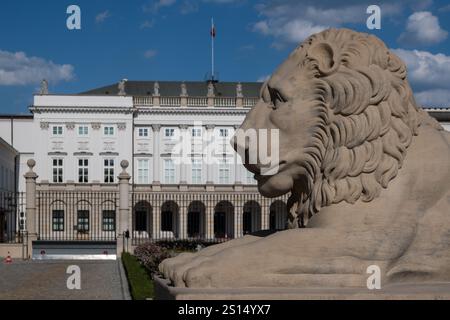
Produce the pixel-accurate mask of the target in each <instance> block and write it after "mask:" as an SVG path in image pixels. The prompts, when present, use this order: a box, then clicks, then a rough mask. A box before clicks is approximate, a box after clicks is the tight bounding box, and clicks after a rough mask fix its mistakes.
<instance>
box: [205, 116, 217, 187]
mask: <svg viewBox="0 0 450 320" xmlns="http://www.w3.org/2000/svg"><path fill="white" fill-rule="evenodd" d="M214 128H215V126H214V125H212V124H208V125H206V143H207V147H206V152H207V155H206V161H207V167H206V184H207V185H209V188H210V190H209V191H214V164H215V161H214V160H215V159H214V154H213V153H214V143H215V141H214V140H215V139H214ZM207 188H208V187H207Z"/></svg>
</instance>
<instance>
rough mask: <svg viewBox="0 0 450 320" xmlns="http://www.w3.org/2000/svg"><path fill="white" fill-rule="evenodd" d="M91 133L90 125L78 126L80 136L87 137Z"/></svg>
mask: <svg viewBox="0 0 450 320" xmlns="http://www.w3.org/2000/svg"><path fill="white" fill-rule="evenodd" d="M88 135H89V127H88V126H84V125H83V126H79V127H78V136H80V137H87V136H88Z"/></svg>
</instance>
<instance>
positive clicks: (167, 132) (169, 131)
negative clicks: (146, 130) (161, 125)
mask: <svg viewBox="0 0 450 320" xmlns="http://www.w3.org/2000/svg"><path fill="white" fill-rule="evenodd" d="M174 136H175V129H173V128H166V129H165V130H164V137H166V138H173V137H174Z"/></svg>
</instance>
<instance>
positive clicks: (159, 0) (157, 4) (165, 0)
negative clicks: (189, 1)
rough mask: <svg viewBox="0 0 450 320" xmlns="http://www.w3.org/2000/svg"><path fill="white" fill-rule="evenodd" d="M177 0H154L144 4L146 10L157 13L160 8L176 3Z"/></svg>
mask: <svg viewBox="0 0 450 320" xmlns="http://www.w3.org/2000/svg"><path fill="white" fill-rule="evenodd" d="M176 2H177V1H176V0H153V1H151V2H150V3H149V4H146V5H144V6H143V10H144V12H150V13H153V14H156V13H157V12H158V11H159V9H161V8H164V7H170V6H172V5H174V4H175V3H176Z"/></svg>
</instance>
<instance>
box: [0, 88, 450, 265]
mask: <svg viewBox="0 0 450 320" xmlns="http://www.w3.org/2000/svg"><path fill="white" fill-rule="evenodd" d="M261 85H262V84H261V83H256V82H255V83H244V82H243V83H237V82H211V81H209V82H175V81H167V82H164V81H160V82H156V81H127V80H122V81H120V82H119V83H117V84H113V85H110V86H106V87H102V88H98V89H93V90H90V91H87V92H83V93H80V94H73V95H58V94H49V93H48V90H47V86H46V82H43V85H42V89H41V92H40V93H39V94H36V95H35V96H34V102H33V105H32V106H30V111H31V113H30V115H20V116H16V115H3V116H0V138H1V139H0V148H1V150H2V152H1V157H0V160H1V161H2V162H1V170H0V173H1V177H0V183H1V185H0V187H1V188H2V190H1V191H0V193H3V199H4V201H3V203H6V202H8V201H9V202H10V205H9V206H6V205H4V208H2V207H1V204H0V219H2V221H7V222H8V223H3V224H1V225H0V227H1V228H2V230H1V234H0V242H8V243H17V244H20V243H22V244H23V245H24V246H25V243H27V248H26V250H25V249H23V248H22V256H30V255H31V254H32V255H33V256H35V257H36V256H39V255H42V252H45V254H47V253H48V252H52V251H51V250H52V249H51V248H52V247H51V244H52V243H64V242H73V241H75V242H77V243H81V242H86V243H87V242H89V243H90V244H91V245H92V244H93V243H95V242H98V243H110V244H111V243H116V244H117V247H118V249H117V251H121V250H131V249H132V248H133V247H134V246H136V245H138V244H140V243H143V242H146V241H158V240H202V241H213V242H218V241H226V240H228V239H232V238H237V237H241V236H243V235H244V234H246V233H252V232H256V231H259V230H270V229H271V230H280V229H284V228H285V223H286V215H287V210H286V207H287V206H286V205H287V203H286V202H287V196H284V197H281V198H276V199H268V198H264V197H262V196H261V195H260V194H259V193H258V191H257V188H256V182H255V180H254V178H253V175H252V174H250V173H249V172H248V171H247V170H246V169H245V168H244V166H243V165H242V164H241V163H240V161H239V159H238V158H237V156H236V153H235V152H234V150H233V148H232V147H231V145H230V143H229V141H230V138H231V137H232V136H233V134H234V132H235V130H236V129H237V128H239V126H240V124H241V123H242V122H243V120H244V118H245V116H246V114H247V112H249V110H251V108H252V107H253V106H254V105H255V104H256V102H257V101H258V99H259V98H258V97H259V91H260V87H261ZM427 111H429V112H430V113H431V114H432V115H433V116H435V117H436V119H438V120H439V121H440V122H441V123H442V124H443V126H444V127H446V129H447V130H450V111H449V110H448V109H445V108H443V109H427ZM4 150H5V151H4ZM124 160H126V161H124ZM24 176H25V178H24ZM0 203H2V201H1V200H0ZM30 203H31V204H30ZM25 207H26V208H27V209H26V210H25ZM8 208H9V209H8ZM11 208H13V209H11ZM25 211H26V214H25ZM30 212H31V214H30ZM24 234H26V235H27V237H26V238H24V236H23V235H24ZM30 239H31V240H30ZM29 247H32V249H31V248H29ZM119 247H120V249H119ZM124 247H125V248H124ZM42 248H44V249H42ZM92 248H95V246H94V247H91V250H94V249H92ZM102 248H103V249H104V248H105V247H102ZM94 251H95V250H94ZM103 251H104V250H103ZM23 252H25V253H23ZM97 253H98V252H97ZM18 255H19V254H18Z"/></svg>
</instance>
